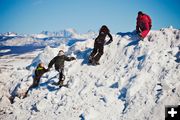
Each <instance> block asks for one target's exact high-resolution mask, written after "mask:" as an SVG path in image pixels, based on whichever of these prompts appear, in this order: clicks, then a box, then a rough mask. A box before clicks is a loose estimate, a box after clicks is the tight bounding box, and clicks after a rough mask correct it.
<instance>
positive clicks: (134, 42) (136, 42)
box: [125, 40, 140, 47]
mask: <svg viewBox="0 0 180 120" xmlns="http://www.w3.org/2000/svg"><path fill="white" fill-rule="evenodd" d="M139 41H140V40H133V41H132V42H129V43H128V44H127V45H126V46H125V47H129V46H133V45H138V43H139Z"/></svg>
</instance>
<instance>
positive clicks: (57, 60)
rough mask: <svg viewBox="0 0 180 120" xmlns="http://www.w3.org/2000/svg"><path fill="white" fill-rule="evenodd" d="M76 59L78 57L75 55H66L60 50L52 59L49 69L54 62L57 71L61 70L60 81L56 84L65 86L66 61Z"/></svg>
mask: <svg viewBox="0 0 180 120" xmlns="http://www.w3.org/2000/svg"><path fill="white" fill-rule="evenodd" d="M75 59H76V58H75V57H67V56H66V55H64V51H63V50H60V51H59V53H58V55H57V56H56V57H54V58H53V59H52V60H51V61H50V63H49V65H48V69H50V68H51V67H52V66H53V64H54V65H55V69H56V71H57V72H59V81H58V82H57V83H54V85H59V86H60V87H61V86H63V82H64V80H65V76H64V62H65V61H72V60H75Z"/></svg>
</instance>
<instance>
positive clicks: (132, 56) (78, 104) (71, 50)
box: [0, 28, 180, 120]
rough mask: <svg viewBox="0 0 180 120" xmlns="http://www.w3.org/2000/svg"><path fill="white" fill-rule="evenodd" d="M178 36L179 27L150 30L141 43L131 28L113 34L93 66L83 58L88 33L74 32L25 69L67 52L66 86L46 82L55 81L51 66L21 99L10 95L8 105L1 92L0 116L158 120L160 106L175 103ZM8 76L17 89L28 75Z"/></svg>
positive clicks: (179, 94)
mask: <svg viewBox="0 0 180 120" xmlns="http://www.w3.org/2000/svg"><path fill="white" fill-rule="evenodd" d="M91 35H92V34H90V36H91ZM179 35H180V30H177V29H173V28H163V29H161V30H158V31H151V32H150V33H149V35H148V36H147V37H146V38H145V39H144V41H139V40H138V39H137V37H136V36H135V34H134V33H133V32H128V33H118V34H117V35H113V39H114V40H113V42H112V43H111V44H110V45H106V46H105V47H104V54H103V56H102V58H101V60H100V65H98V66H91V65H88V62H87V58H88V56H89V54H90V53H91V51H92V48H93V43H94V40H93V38H92V36H91V37H87V39H84V40H81V39H80V38H81V37H79V36H77V38H76V42H75V43H74V44H71V45H67V44H61V45H60V46H59V47H56V48H52V47H49V46H47V47H46V48H45V49H44V50H43V51H42V52H41V53H40V54H38V56H37V57H36V58H35V59H34V60H33V61H32V63H31V64H30V65H29V67H30V68H31V67H32V68H31V69H34V67H35V66H36V65H37V64H38V63H39V62H40V61H41V62H43V63H45V65H46V67H47V65H48V63H49V62H50V60H51V59H52V58H53V57H54V56H56V55H57V53H58V51H59V50H60V49H63V50H64V51H66V54H67V55H68V56H75V57H76V58H77V60H76V61H71V62H66V63H65V75H66V79H65V83H66V82H67V83H68V84H69V88H65V87H62V88H61V89H59V88H58V87H56V86H53V85H52V84H51V83H52V82H54V81H58V73H57V72H56V71H55V70H54V69H52V70H51V71H50V72H48V73H46V74H45V75H44V76H43V77H42V79H41V83H40V86H39V87H38V88H36V89H33V90H32V91H31V92H30V93H29V96H28V97H27V98H25V99H19V98H18V97H16V98H15V102H14V103H13V104H10V103H8V99H7V97H5V95H4V94H5V93H4V94H2V95H1V96H0V98H1V99H2V100H1V101H0V103H1V106H2V107H0V108H1V110H0V114H1V116H0V117H1V118H2V119H4V120H8V119H30V120H35V119H59V118H60V119H63V120H71V119H72V120H78V119H85V120H92V119H93V120H121V119H122V120H123V119H125V120H132V119H133V120H134V119H135V120H144V119H150V120H154V119H156V120H162V119H164V109H165V105H178V104H180V81H179V80H180V71H179V69H180V65H179V62H178V61H179V52H180V37H179ZM87 36H88V35H87ZM73 38H75V37H73ZM78 39H80V41H78ZM16 71H20V70H16ZM30 73H31V72H29V73H28V74H30ZM17 74H18V73H17ZM26 74H27V73H26ZM4 75H5V73H4ZM12 76H13V75H12ZM13 77H14V78H11V79H14V81H16V82H18V83H19V86H20V87H17V88H19V89H20V88H23V87H22V86H25V87H27V86H28V85H29V83H30V82H32V78H31V79H30V78H22V77H21V76H18V75H15V76H13ZM20 80H21V81H20ZM27 84H28V85H27ZM5 86H6V87H9V88H12V86H13V85H12V84H7V85H5ZM16 86H17V84H16ZM16 86H15V87H16ZM1 87H3V85H1ZM15 87H14V88H15ZM3 92H5V90H3ZM3 103H4V104H6V105H4V104H3Z"/></svg>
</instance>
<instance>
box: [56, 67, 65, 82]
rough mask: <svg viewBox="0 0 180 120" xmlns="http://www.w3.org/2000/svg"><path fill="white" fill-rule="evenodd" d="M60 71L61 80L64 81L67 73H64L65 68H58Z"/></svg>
mask: <svg viewBox="0 0 180 120" xmlns="http://www.w3.org/2000/svg"><path fill="white" fill-rule="evenodd" d="M57 71H58V72H59V82H58V83H60V82H61V81H64V80H65V75H64V68H60V69H58V70H57Z"/></svg>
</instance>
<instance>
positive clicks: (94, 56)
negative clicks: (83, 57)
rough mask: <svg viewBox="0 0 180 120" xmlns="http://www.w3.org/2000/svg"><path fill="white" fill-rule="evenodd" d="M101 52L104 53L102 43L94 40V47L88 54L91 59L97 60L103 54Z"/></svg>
mask: <svg viewBox="0 0 180 120" xmlns="http://www.w3.org/2000/svg"><path fill="white" fill-rule="evenodd" d="M103 53H104V45H103V44H99V43H96V42H95V44H94V49H93V51H92V53H91V54H90V57H91V58H92V60H95V61H96V62H98V61H99V60H100V58H101V56H102V55H103Z"/></svg>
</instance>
